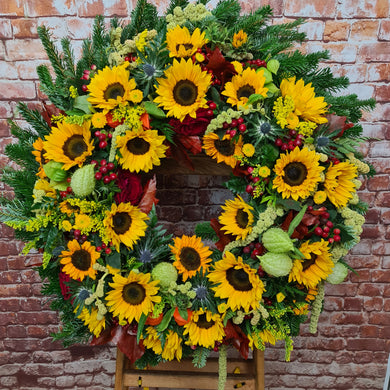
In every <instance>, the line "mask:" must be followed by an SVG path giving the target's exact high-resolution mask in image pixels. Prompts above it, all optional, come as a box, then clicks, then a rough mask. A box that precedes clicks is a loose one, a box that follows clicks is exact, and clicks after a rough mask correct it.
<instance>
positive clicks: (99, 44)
mask: <svg viewBox="0 0 390 390" xmlns="http://www.w3.org/2000/svg"><path fill="white" fill-rule="evenodd" d="M109 43H110V39H109V36H108V34H107V33H106V32H105V27H104V18H103V16H102V15H99V16H96V18H95V24H94V26H93V33H92V46H91V49H92V52H93V53H94V64H95V65H96V66H97V67H98V69H103V68H104V67H106V66H107V65H108V57H107V53H106V48H107V47H108V46H109Z"/></svg>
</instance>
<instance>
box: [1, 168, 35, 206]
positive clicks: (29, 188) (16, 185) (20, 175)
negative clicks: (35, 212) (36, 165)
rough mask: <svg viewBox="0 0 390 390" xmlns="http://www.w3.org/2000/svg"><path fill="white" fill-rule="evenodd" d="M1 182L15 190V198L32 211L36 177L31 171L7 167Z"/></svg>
mask: <svg viewBox="0 0 390 390" xmlns="http://www.w3.org/2000/svg"><path fill="white" fill-rule="evenodd" d="M1 180H2V181H3V182H4V183H5V184H7V185H9V186H10V187H12V188H13V190H14V193H15V198H16V199H20V200H22V201H23V202H25V204H26V209H30V207H31V204H32V201H33V199H32V196H31V195H32V193H33V188H34V185H35V181H36V177H35V175H32V174H31V170H30V169H26V170H18V171H16V170H15V169H12V168H10V167H5V168H4V169H3V172H2V177H1Z"/></svg>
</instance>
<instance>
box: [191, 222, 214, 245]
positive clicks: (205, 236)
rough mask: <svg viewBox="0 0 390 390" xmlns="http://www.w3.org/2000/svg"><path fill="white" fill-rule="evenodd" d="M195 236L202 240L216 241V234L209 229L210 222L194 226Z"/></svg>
mask: <svg viewBox="0 0 390 390" xmlns="http://www.w3.org/2000/svg"><path fill="white" fill-rule="evenodd" d="M195 234H196V236H197V237H200V238H201V239H202V240H211V241H214V242H216V241H218V236H217V233H215V230H214V229H213V228H212V227H211V225H210V222H202V223H198V224H197V225H196V226H195Z"/></svg>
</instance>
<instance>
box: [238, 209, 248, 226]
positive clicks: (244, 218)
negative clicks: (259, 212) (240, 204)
mask: <svg viewBox="0 0 390 390" xmlns="http://www.w3.org/2000/svg"><path fill="white" fill-rule="evenodd" d="M236 222H237V225H238V226H239V227H240V228H241V229H246V227H247V226H248V222H249V215H248V213H247V212H245V211H244V210H242V209H239V210H237V214H236Z"/></svg>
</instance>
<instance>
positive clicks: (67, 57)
mask: <svg viewBox="0 0 390 390" xmlns="http://www.w3.org/2000/svg"><path fill="white" fill-rule="evenodd" d="M61 46H62V50H63V62H64V64H65V66H66V71H65V73H66V75H67V77H68V78H69V77H70V78H76V73H75V63H74V54H73V50H72V48H71V45H70V39H69V38H62V39H61Z"/></svg>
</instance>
